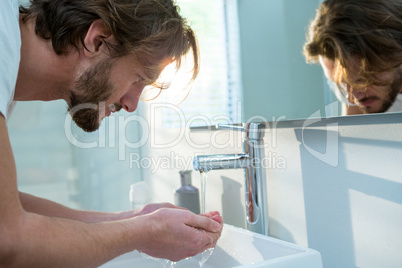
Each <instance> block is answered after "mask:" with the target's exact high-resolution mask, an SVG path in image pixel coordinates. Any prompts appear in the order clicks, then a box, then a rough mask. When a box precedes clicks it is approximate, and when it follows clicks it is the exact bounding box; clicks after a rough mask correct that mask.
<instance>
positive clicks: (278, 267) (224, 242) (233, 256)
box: [101, 224, 322, 268]
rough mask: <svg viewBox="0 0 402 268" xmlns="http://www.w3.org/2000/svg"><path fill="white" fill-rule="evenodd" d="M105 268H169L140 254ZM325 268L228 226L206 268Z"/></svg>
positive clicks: (309, 255) (186, 266)
mask: <svg viewBox="0 0 402 268" xmlns="http://www.w3.org/2000/svg"><path fill="white" fill-rule="evenodd" d="M200 259H201V254H199V255H197V256H194V257H193V258H189V259H185V260H182V261H179V262H177V263H176V265H175V266H174V268H191V267H195V268H198V267H200V265H199V261H200ZM101 267H104V268H107V267H110V268H112V267H115V268H125V267H130V268H133V267H141V268H161V267H162V268H169V267H170V266H169V265H164V263H163V261H161V260H159V261H158V260H152V259H148V258H145V257H144V256H143V255H142V254H140V253H139V252H137V251H133V252H130V253H127V254H124V255H122V256H120V257H117V258H115V259H114V260H111V261H110V262H108V263H106V264H104V265H103V266H101ZM226 267H233V268H236V267H237V268H239V267H248V268H256V267H258V268H261V267H267V268H285V267H294V268H322V261H321V254H320V253H319V252H317V251H315V250H312V249H309V248H304V247H301V246H298V245H295V244H292V243H288V242H285V241H282V240H278V239H275V238H272V237H268V236H264V235H260V234H257V233H253V232H249V231H247V230H244V229H241V228H237V227H234V226H230V225H227V224H226V225H225V226H224V228H223V231H222V236H221V238H220V239H219V241H218V244H217V246H216V247H215V250H214V252H213V254H212V255H211V256H210V258H209V259H208V260H207V261H206V262H205V263H204V265H202V268H226Z"/></svg>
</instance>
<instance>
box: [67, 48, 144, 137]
mask: <svg viewBox="0 0 402 268" xmlns="http://www.w3.org/2000/svg"><path fill="white" fill-rule="evenodd" d="M144 76H145V73H144V70H143V68H141V67H140V66H139V65H138V64H135V61H134V60H133V59H132V58H131V57H129V56H126V57H122V58H119V59H116V60H112V59H105V60H103V61H101V62H99V63H98V64H96V65H95V66H92V67H90V68H88V69H87V70H85V71H84V72H83V73H82V74H81V75H80V76H79V78H78V79H77V80H76V81H75V88H74V89H73V90H72V93H71V96H70V103H69V108H68V111H69V113H70V115H71V117H72V118H73V121H74V122H75V123H76V124H77V126H79V127H80V128H82V129H83V130H84V131H86V132H92V131H95V130H97V129H98V128H99V126H100V123H101V121H102V119H103V118H104V117H107V116H110V115H111V113H113V112H117V111H119V110H120V109H122V108H123V109H125V110H126V111H128V112H133V111H135V110H136V109H137V104H138V101H139V98H140V95H141V92H142V90H143V89H144V87H145V86H146V85H145V83H143V80H144Z"/></svg>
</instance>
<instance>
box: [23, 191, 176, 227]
mask: <svg viewBox="0 0 402 268" xmlns="http://www.w3.org/2000/svg"><path fill="white" fill-rule="evenodd" d="M19 198H20V202H21V204H22V207H23V208H24V210H25V211H27V212H33V213H36V214H40V215H43V216H49V217H58V218H66V219H71V220H77V221H82V222H87V223H97V222H106V221H116V220H124V219H129V218H132V217H135V216H139V215H145V214H149V213H151V212H154V211H156V210H158V209H161V208H179V207H177V206H174V205H172V204H170V203H158V204H148V205H145V206H144V207H142V208H140V209H136V210H129V211H121V212H98V211H87V210H76V209H71V208H68V207H66V206H63V205H60V204H58V203H56V202H53V201H50V200H47V199H44V198H40V197H37V196H33V195H30V194H27V193H22V192H19Z"/></svg>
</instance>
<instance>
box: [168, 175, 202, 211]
mask: <svg viewBox="0 0 402 268" xmlns="http://www.w3.org/2000/svg"><path fill="white" fill-rule="evenodd" d="M191 172H192V171H191V170H182V171H180V172H179V173H180V179H181V186H180V187H179V188H177V189H176V192H175V194H174V202H175V205H176V206H179V207H184V208H187V209H189V210H190V211H192V212H194V213H195V214H200V193H199V191H198V189H197V188H196V187H194V186H193V185H191Z"/></svg>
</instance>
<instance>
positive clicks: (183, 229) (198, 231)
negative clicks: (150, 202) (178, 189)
mask: <svg viewBox="0 0 402 268" xmlns="http://www.w3.org/2000/svg"><path fill="white" fill-rule="evenodd" d="M136 218H137V217H136ZM140 218H143V220H145V222H146V224H147V228H146V229H145V228H144V232H146V233H145V235H144V239H143V240H142V243H141V246H140V248H138V250H139V251H141V252H144V253H146V254H148V255H150V256H153V257H157V258H163V259H169V260H172V261H178V260H181V259H184V258H187V257H192V256H194V255H196V254H198V253H201V252H203V251H205V250H206V249H208V248H212V247H215V245H216V243H217V241H218V239H219V237H220V236H221V232H222V227H223V220H222V217H221V216H220V215H219V212H209V213H206V214H203V215H196V214H194V213H192V212H190V211H188V210H185V209H177V208H173V209H172V208H162V209H158V210H156V211H155V212H152V213H149V214H146V215H143V216H138V219H140Z"/></svg>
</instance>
